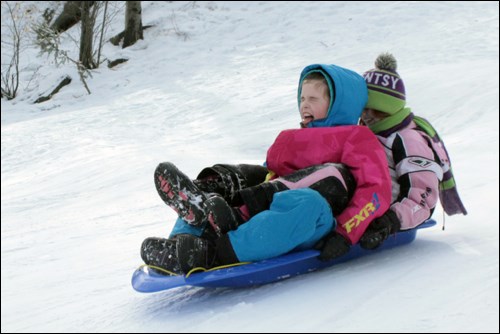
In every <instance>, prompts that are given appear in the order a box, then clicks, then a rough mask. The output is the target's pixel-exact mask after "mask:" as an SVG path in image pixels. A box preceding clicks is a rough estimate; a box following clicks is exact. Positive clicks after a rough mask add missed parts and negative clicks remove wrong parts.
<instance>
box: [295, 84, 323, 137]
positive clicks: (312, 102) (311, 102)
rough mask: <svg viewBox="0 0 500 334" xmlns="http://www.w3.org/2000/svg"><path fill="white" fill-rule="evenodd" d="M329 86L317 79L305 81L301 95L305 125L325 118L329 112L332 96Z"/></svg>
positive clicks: (301, 110)
mask: <svg viewBox="0 0 500 334" xmlns="http://www.w3.org/2000/svg"><path fill="white" fill-rule="evenodd" d="M327 90H328V87H327V86H326V85H325V84H324V83H322V82H320V81H317V80H310V81H305V82H304V83H303V84H302V93H301V95H300V116H301V117H302V125H303V126H304V127H305V126H307V124H308V123H310V122H312V121H314V120H315V119H323V118H325V117H326V115H327V113H328V107H329V106H330V98H329V97H328V95H327V92H328V91H327Z"/></svg>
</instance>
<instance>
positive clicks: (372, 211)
mask: <svg viewBox="0 0 500 334" xmlns="http://www.w3.org/2000/svg"><path fill="white" fill-rule="evenodd" d="M342 163H344V164H345V165H347V166H349V167H350V170H351V173H352V174H353V176H354V178H355V179H356V183H357V187H356V191H355V193H354V196H353V198H352V199H351V201H350V202H349V204H348V206H347V208H346V209H345V210H344V211H342V213H341V214H340V215H338V216H337V217H336V218H337V232H338V233H340V234H342V235H343V236H344V237H346V238H347V239H348V240H349V241H350V242H351V244H353V245H354V244H356V243H357V242H358V241H359V239H360V238H361V236H362V235H363V233H364V232H365V230H366V228H367V227H368V225H369V224H370V223H371V222H372V221H373V220H374V219H375V218H378V217H380V216H382V215H383V214H384V212H385V211H386V210H387V209H388V208H389V205H390V202H391V178H390V175H389V168H388V164H387V158H386V154H385V152H384V149H383V146H382V145H381V144H380V142H379V141H378V139H377V137H376V136H375V135H374V134H373V133H372V132H371V131H370V130H369V129H368V128H366V127H358V129H357V130H356V131H353V132H352V134H351V136H350V137H349V138H348V140H346V142H345V144H344V152H343V154H342Z"/></svg>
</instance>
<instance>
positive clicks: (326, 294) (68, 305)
mask: <svg viewBox="0 0 500 334" xmlns="http://www.w3.org/2000/svg"><path fill="white" fill-rule="evenodd" d="M33 6H34V7H33V8H34V9H33V10H34V12H33V15H36V14H37V12H36V11H38V13H39V12H40V11H43V9H44V7H43V2H36V3H34V5H33ZM115 6H116V7H114V9H115V10H118V11H119V13H118V14H117V16H116V19H115V21H114V22H113V24H112V26H111V28H110V30H109V31H108V35H109V37H111V36H113V35H115V34H117V33H118V32H120V31H121V30H122V29H123V27H122V25H123V19H122V18H123V8H122V7H120V6H123V5H115ZM142 10H143V11H142V13H143V24H153V25H154V27H152V28H150V29H148V30H146V31H145V33H144V40H143V41H140V42H139V43H137V44H136V45H134V46H132V47H129V48H127V49H123V50H122V49H120V48H119V47H115V46H112V45H111V44H109V43H107V44H106V46H105V48H104V50H103V53H104V55H105V57H107V58H109V59H111V60H112V59H116V58H120V57H124V58H129V59H130V60H129V61H128V62H127V63H124V64H121V65H119V66H117V67H115V68H113V69H108V68H107V67H106V66H102V67H101V68H99V69H97V70H95V71H94V73H93V77H92V78H91V79H89V80H88V84H89V88H90V90H91V92H92V94H91V95H88V94H87V93H86V92H85V89H84V87H83V85H82V84H81V83H80V81H79V80H78V77H77V76H76V75H75V70H74V69H73V66H72V65H71V64H67V65H64V66H63V67H60V68H56V67H55V66H54V65H53V64H52V60H51V59H50V58H47V57H45V56H39V55H38V50H36V49H34V48H28V49H26V50H25V51H24V53H23V58H22V65H23V64H24V67H23V71H22V76H21V78H22V82H21V90H20V97H19V98H18V99H15V100H12V101H5V100H2V102H1V103H2V105H1V108H2V111H1V183H2V192H1V221H2V222H1V261H2V262H1V263H2V265H1V268H2V269H1V295H2V297H1V308H2V311H1V328H2V332H149V333H150V332H368V331H369V332H464V333H466V332H467V333H468V332H477V333H479V332H481V333H482V332H498V331H499V326H498V324H499V298H498V296H499V291H498V290H499V266H498V263H499V261H498V258H499V229H498V225H499V213H498V202H499V196H498V194H499V176H498V175H499V167H498V166H499V125H498V124H499V93H498V92H499V79H498V78H499V70H498V63H499V48H498V41H499V26H498V22H499V17H498V13H499V8H498V2H425V3H421V2H398V1H395V2H384V3H377V2H371V3H367V2H303V3H300V2H293V3H291V2H238V3H233V2H231V3H230V2H217V1H215V2H212V1H210V2H182V1H180V2H177V1H176V2H154V1H143V2H142ZM4 14H5V13H4V11H3V7H2V22H5V20H4ZM3 34H4V27H2V39H3V38H4V37H3ZM70 34H71V35H73V36H76V37H77V36H78V35H79V26H75V27H74V28H72V30H71V31H70ZM63 43H64V45H65V46H66V47H67V48H70V49H71V51H72V52H75V53H76V52H77V51H76V48H75V46H74V44H73V43H72V42H71V40H70V38H69V37H64V39H63ZM2 48H4V46H3V44H2ZM3 51H4V50H2V52H3ZM383 51H389V52H391V53H393V54H394V55H395V56H396V57H397V59H398V61H399V73H400V75H401V77H402V78H403V80H404V82H405V86H406V91H407V100H408V105H409V106H410V107H412V110H413V111H414V112H415V113H416V114H418V115H420V116H423V117H425V118H427V119H429V120H430V121H431V122H432V123H433V124H434V125H435V127H436V128H437V129H438V130H439V131H440V134H441V135H442V137H443V138H444V140H445V142H446V144H447V148H448V150H449V152H450V154H451V157H452V162H453V168H454V173H455V174H456V178H457V184H458V189H459V192H460V193H461V196H462V199H463V201H464V203H465V206H466V208H467V209H468V211H469V215H467V216H453V217H447V218H446V229H445V231H442V229H441V226H442V221H443V218H442V210H441V208H440V207H439V208H438V209H437V210H436V212H435V213H434V218H435V219H436V220H437V221H438V222H439V223H440V226H439V227H435V228H432V229H428V230H424V231H421V232H419V235H418V239H417V240H416V241H415V242H414V243H413V244H411V245H410V246H407V247H402V248H399V249H394V250H390V251H386V252H384V253H381V254H379V255H376V256H375V255H374V256H368V257H365V258H361V259H358V260H355V261H352V262H349V263H345V264H341V265H338V266H335V267H332V268H330V269H326V270H322V271H319V272H315V273H311V274H307V275H302V276H299V277H296V278H293V279H289V280H285V281H282V282H279V283H275V284H270V285H265V286H261V287H255V288H251V289H236V290H231V289H199V288H179V289H176V290H171V291H166V292H162V293H157V294H139V293H137V292H135V291H134V290H133V289H132V287H131V284H130V278H131V274H132V272H133V270H134V269H135V268H136V267H137V266H138V265H139V264H141V259H140V257H139V246H140V244H141V242H142V240H143V239H144V238H146V237H148V236H153V235H156V236H161V235H167V234H168V233H169V231H170V229H171V228H172V226H173V222H174V220H175V217H176V216H175V213H174V212H173V211H172V210H171V209H169V208H168V207H166V206H165V204H164V203H163V202H162V201H161V199H160V198H159V197H158V195H157V193H156V190H155V188H154V185H153V171H154V169H155V167H156V166H157V164H158V163H159V162H162V161H172V162H174V163H176V165H178V166H179V168H181V169H182V170H184V171H185V172H186V173H187V174H188V175H190V176H192V177H194V176H196V174H197V173H198V172H199V171H200V170H201V169H202V168H203V167H205V166H209V165H212V164H214V163H220V162H226V163H241V162H246V163H261V162H263V160H264V159H265V154H266V150H267V148H268V146H269V145H270V144H271V143H272V142H273V140H274V138H275V136H276V135H277V134H278V132H279V131H280V130H282V129H286V128H296V127H297V126H298V122H299V114H298V110H297V100H296V89H297V83H298V78H299V74H300V71H301V70H302V68H303V67H305V66H306V65H309V64H312V63H335V64H338V65H340V66H344V67H347V68H351V69H353V70H355V71H357V72H359V73H362V72H364V71H366V70H368V69H370V68H372V67H373V61H374V60H375V58H376V56H377V55H378V54H379V53H380V52H383ZM2 63H3V57H2ZM42 65H43V66H42ZM3 66H4V64H2V68H3ZM40 66H42V67H40ZM39 67H40V68H39ZM38 68H39V70H38V71H37V72H36V73H37V74H36V76H35V80H34V81H32V82H31V83H29V85H28V81H29V80H30V78H31V77H32V74H33V73H34V71H35V70H36V69H38ZM63 74H70V75H72V76H73V82H72V83H71V85H69V86H66V87H65V88H63V89H62V90H61V92H60V93H58V94H57V95H56V96H55V97H54V98H53V99H51V100H49V101H47V102H45V103H42V104H32V103H31V102H32V101H33V100H34V99H35V98H36V94H38V92H41V91H44V90H45V89H47V88H48V87H49V86H50V85H51V84H52V83H53V82H54V81H55V80H56V79H57V78H58V77H59V76H61V75H63Z"/></svg>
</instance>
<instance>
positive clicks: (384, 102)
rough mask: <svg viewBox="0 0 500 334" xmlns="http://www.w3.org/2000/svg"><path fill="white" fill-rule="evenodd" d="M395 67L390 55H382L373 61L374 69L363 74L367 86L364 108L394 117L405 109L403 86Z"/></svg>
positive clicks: (392, 57) (396, 64)
mask: <svg viewBox="0 0 500 334" xmlns="http://www.w3.org/2000/svg"><path fill="white" fill-rule="evenodd" d="M397 66H398V63H397V61H396V58H395V57H394V56H393V55H392V54H390V53H382V54H380V55H379V56H378V57H377V59H376V60H375V68H374V69H371V70H369V71H367V72H366V73H365V74H363V77H364V78H365V81H366V84H367V86H368V102H367V104H366V108H370V109H375V110H378V111H382V112H385V113H388V114H391V115H394V114H395V113H397V112H398V111H400V110H402V109H403V108H404V107H405V105H406V93H405V86H404V83H403V80H402V79H401V77H400V76H399V74H398V73H397V72H396V69H397Z"/></svg>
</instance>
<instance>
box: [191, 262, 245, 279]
mask: <svg viewBox="0 0 500 334" xmlns="http://www.w3.org/2000/svg"><path fill="white" fill-rule="evenodd" d="M249 263H250V262H236V263H231V264H225V265H223V266H218V267H213V268H210V269H206V268H203V267H196V268H193V269H191V270H190V271H189V272H188V273H187V274H186V278H187V277H189V276H191V274H193V273H195V272H198V271H203V272H205V271H214V270H218V269H224V268H231V267H237V266H242V265H244V264H249Z"/></svg>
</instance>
